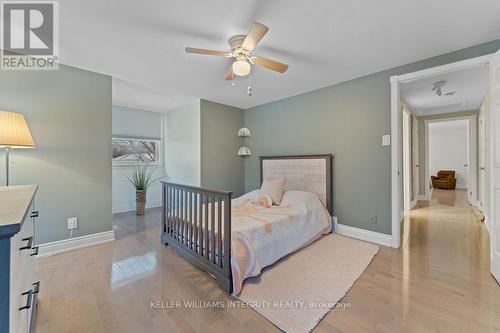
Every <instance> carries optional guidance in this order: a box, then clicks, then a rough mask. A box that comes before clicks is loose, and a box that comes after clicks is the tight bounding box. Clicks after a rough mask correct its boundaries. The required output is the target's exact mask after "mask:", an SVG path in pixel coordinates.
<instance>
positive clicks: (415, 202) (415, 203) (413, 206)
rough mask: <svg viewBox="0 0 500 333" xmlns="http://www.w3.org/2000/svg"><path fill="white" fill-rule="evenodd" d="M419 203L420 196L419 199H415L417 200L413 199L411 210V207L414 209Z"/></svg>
mask: <svg viewBox="0 0 500 333" xmlns="http://www.w3.org/2000/svg"><path fill="white" fill-rule="evenodd" d="M417 203H418V198H417V199H415V200H413V201H412V202H411V205H410V210H411V209H413V208H415V206H416V205H417Z"/></svg>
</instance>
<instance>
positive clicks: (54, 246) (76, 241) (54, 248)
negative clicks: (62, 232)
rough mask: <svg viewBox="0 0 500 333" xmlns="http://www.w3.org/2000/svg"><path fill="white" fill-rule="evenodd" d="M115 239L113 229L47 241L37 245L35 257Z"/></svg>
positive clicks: (43, 256)
mask: <svg viewBox="0 0 500 333" xmlns="http://www.w3.org/2000/svg"><path fill="white" fill-rule="evenodd" d="M114 240H115V232H114V230H110V231H105V232H99V233H96V234H91V235H86V236H81V237H75V238H68V239H63V240H60V241H55V242H49V243H44V244H40V245H38V256H37V258H45V257H48V256H52V255H54V254H57V253H61V252H66V251H71V250H76V249H80V248H82V247H87V246H91V245H97V244H101V243H106V242H111V241H114Z"/></svg>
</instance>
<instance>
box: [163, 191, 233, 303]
mask: <svg viewBox="0 0 500 333" xmlns="http://www.w3.org/2000/svg"><path fill="white" fill-rule="evenodd" d="M231 196H232V192H225V191H217V190H209V189H204V188H201V187H195V186H188V185H181V184H175V183H170V182H162V202H163V205H162V206H163V210H162V235H161V240H162V243H164V244H167V245H170V246H172V247H173V248H174V249H175V250H176V251H177V252H178V253H179V254H180V255H181V256H182V257H183V258H184V259H186V260H187V261H189V262H190V263H192V264H193V265H195V266H197V267H199V268H201V269H203V270H205V271H206V272H207V273H209V274H210V275H212V276H214V277H215V278H216V279H217V282H218V284H219V285H220V286H221V287H222V288H223V289H224V290H225V291H226V292H228V293H231V292H232V283H231V282H232V278H231V264H230V257H231V255H230V254H231Z"/></svg>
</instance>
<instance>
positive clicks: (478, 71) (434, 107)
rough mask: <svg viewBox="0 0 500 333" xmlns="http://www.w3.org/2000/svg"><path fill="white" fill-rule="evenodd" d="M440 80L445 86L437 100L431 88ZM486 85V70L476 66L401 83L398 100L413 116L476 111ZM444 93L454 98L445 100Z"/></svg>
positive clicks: (487, 72) (487, 71) (487, 78)
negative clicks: (402, 100)
mask: <svg viewBox="0 0 500 333" xmlns="http://www.w3.org/2000/svg"><path fill="white" fill-rule="evenodd" d="M442 80H444V81H446V85H445V86H444V87H443V88H442V92H443V94H442V95H441V96H438V95H437V94H436V93H435V92H434V91H432V88H433V87H434V83H435V82H438V81H442ZM488 83H489V70H488V66H480V67H475V68H471V69H466V70H461V71H456V72H451V73H447V74H444V75H437V76H434V77H430V78H425V79H420V80H415V81H411V82H408V83H404V84H402V85H401V97H402V98H403V99H404V101H405V102H406V103H407V104H408V105H409V106H410V108H411V109H412V110H413V111H414V112H415V113H416V114H417V116H428V115H433V114H442V113H449V112H461V111H469V110H477V109H479V107H480V106H481V102H482V100H483V97H484V95H485V94H486V90H487V89H488ZM447 92H455V94H454V95H451V96H446V95H445V93H447Z"/></svg>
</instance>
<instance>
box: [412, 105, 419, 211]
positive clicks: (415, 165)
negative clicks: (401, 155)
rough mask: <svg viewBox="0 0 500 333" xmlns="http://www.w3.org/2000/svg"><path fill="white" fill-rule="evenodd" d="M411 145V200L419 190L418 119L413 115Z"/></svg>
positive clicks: (416, 197)
mask: <svg viewBox="0 0 500 333" xmlns="http://www.w3.org/2000/svg"><path fill="white" fill-rule="evenodd" d="M411 125H412V130H411V135H412V138H411V145H412V148H411V149H412V174H413V177H412V185H413V201H416V200H418V192H419V190H420V187H419V185H420V184H419V182H420V174H419V173H420V166H419V162H418V119H417V117H415V115H412V116H411Z"/></svg>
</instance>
